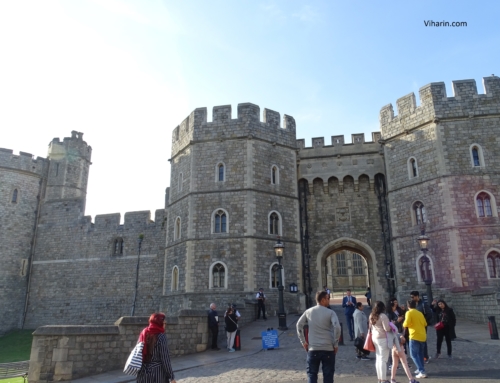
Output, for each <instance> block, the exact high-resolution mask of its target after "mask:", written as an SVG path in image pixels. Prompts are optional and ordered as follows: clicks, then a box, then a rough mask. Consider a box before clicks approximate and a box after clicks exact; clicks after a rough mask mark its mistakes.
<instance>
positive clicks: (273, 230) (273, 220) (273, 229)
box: [269, 212, 281, 235]
mask: <svg viewBox="0 0 500 383" xmlns="http://www.w3.org/2000/svg"><path fill="white" fill-rule="evenodd" d="M269 234H274V235H281V230H280V217H279V215H278V213H276V212H273V213H271V214H270V215H269Z"/></svg>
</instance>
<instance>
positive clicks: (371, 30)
mask: <svg viewBox="0 0 500 383" xmlns="http://www.w3.org/2000/svg"><path fill="white" fill-rule="evenodd" d="M499 14H500V1H497V0H489V1H475V2H472V1H470V0H468V1H462V0H440V1H436V0H432V1H430V0H419V1H384V0H377V1H373V0H342V1H338V0H316V1H295V0H283V1H265V0H264V1H259V0H239V1H235V0H231V1H229V0H228V1H217V0H211V1H206V0H200V1H191V0H183V1H166V0H148V1H139V0H137V1H120V0H88V1H80V0H72V1H51V0H44V1H39V0H37V1H28V0H26V1H2V2H0V147H3V148H8V149H12V150H14V153H19V151H23V152H28V153H32V154H33V155H34V156H41V157H45V156H46V155H47V147H48V144H49V142H50V141H51V140H52V138H54V137H59V138H61V139H62V138H63V137H69V136H70V135H71V131H72V130H76V131H79V132H83V133H84V136H83V138H84V140H85V141H86V142H87V143H88V144H89V145H90V146H92V163H93V164H92V166H91V168H90V178H89V184H88V190H87V192H88V194H87V207H86V215H91V216H92V217H95V215H96V214H107V213H118V212H120V213H122V222H123V214H124V213H125V212H127V211H137V210H151V212H152V216H153V217H154V210H156V209H161V208H164V195H165V189H166V187H168V186H169V184H170V168H169V162H168V159H169V158H170V150H171V137H172V130H173V129H174V128H175V127H176V126H177V125H179V124H180V122H181V121H182V120H183V119H184V118H185V117H186V116H188V115H189V114H190V113H191V111H193V110H194V109H195V108H198V107H207V108H208V111H209V113H208V119H209V121H210V120H211V110H212V107H213V106H216V105H227V104H231V105H232V113H233V118H235V117H236V110H237V105H238V104H239V103H244V102H251V103H254V104H257V105H259V106H260V110H261V113H262V111H263V109H264V108H268V109H272V110H275V111H277V112H279V113H281V115H282V116H283V114H288V115H291V116H293V117H294V118H295V120H296V123H297V138H298V139H299V138H304V139H306V146H311V138H312V137H325V140H326V143H330V136H333V135H340V134H343V135H345V137H346V142H350V138H351V134H353V133H364V134H365V137H366V140H367V141H368V140H371V132H374V131H378V130H379V122H378V116H379V111H380V109H381V107H382V106H384V105H386V104H389V103H392V104H393V105H394V106H395V103H396V100H397V99H398V98H399V97H402V96H404V95H406V94H408V93H411V92H415V94H416V95H417V104H419V100H418V89H419V88H420V87H422V86H424V85H426V84H428V83H430V82H439V81H443V82H445V84H446V88H447V94H448V96H449V97H451V96H453V91H452V88H451V81H452V80H462V79H475V80H476V83H477V86H478V91H479V93H484V90H483V86H482V77H485V76H490V75H491V74H496V75H500V23H499V22H498V15H499ZM428 20H432V21H435V22H437V21H448V22H450V24H451V23H452V22H466V23H467V26H464V27H430V26H425V22H426V21H428ZM395 112H396V113H397V110H396V109H395Z"/></svg>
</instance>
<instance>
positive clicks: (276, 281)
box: [269, 262, 285, 289]
mask: <svg viewBox="0 0 500 383" xmlns="http://www.w3.org/2000/svg"><path fill="white" fill-rule="evenodd" d="M279 273H280V266H279V264H278V263H277V262H275V263H273V264H271V266H270V267H269V288H272V289H277V288H278V287H280V274H279ZM281 279H282V281H283V286H284V285H285V270H284V268H283V266H281Z"/></svg>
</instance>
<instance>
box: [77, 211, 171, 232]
mask: <svg viewBox="0 0 500 383" xmlns="http://www.w3.org/2000/svg"><path fill="white" fill-rule="evenodd" d="M164 217H165V209H157V210H155V217H154V218H155V220H154V221H153V220H151V211H149V210H141V211H130V212H126V213H125V217H124V224H123V225H121V224H120V221H121V214H120V213H112V214H98V215H96V216H95V219H94V223H93V224H92V222H91V217H89V216H86V217H85V221H86V222H87V223H88V224H89V228H90V227H92V228H93V229H94V230H96V231H105V230H118V229H120V228H121V229H125V230H130V229H141V228H142V229H146V228H150V227H154V226H158V225H159V226H160V227H161V225H162V223H163V218H164Z"/></svg>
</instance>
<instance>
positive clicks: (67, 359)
mask: <svg viewBox="0 0 500 383" xmlns="http://www.w3.org/2000/svg"><path fill="white" fill-rule="evenodd" d="M147 324H148V317H122V318H120V319H119V320H118V321H116V322H115V325H107V326H104V325H101V326H44V327H39V328H38V329H37V330H36V331H35V332H34V333H33V343H32V347H31V356H30V370H29V376H28V379H29V381H30V382H32V383H37V382H52V381H69V380H73V379H78V378H82V377H85V376H91V375H96V374H100V373H103V372H106V371H113V370H118V369H123V366H124V365H125V362H126V360H127V358H128V356H129V354H130V352H131V350H132V349H133V348H134V347H135V345H136V343H137V340H138V338H139V334H140V332H141V331H142V329H144V328H145V327H147ZM166 335H167V339H168V345H169V351H170V355H171V357H175V356H178V355H184V354H191V353H196V352H202V351H205V350H206V348H207V343H208V339H209V334H208V325H207V316H206V312H203V311H201V312H200V311H194V310H186V311H183V312H181V313H180V315H179V316H177V317H167V329H166Z"/></svg>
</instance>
